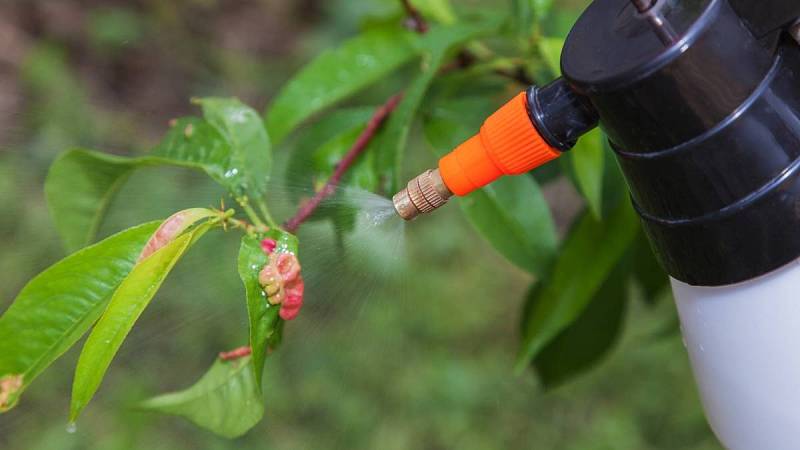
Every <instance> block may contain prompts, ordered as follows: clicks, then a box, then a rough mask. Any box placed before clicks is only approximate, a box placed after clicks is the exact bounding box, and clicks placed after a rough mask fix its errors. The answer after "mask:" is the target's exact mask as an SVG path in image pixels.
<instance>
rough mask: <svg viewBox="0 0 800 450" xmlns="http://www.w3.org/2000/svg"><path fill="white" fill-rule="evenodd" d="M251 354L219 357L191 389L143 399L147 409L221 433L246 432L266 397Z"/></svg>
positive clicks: (229, 435) (257, 417) (260, 414)
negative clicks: (225, 359) (258, 380)
mask: <svg viewBox="0 0 800 450" xmlns="http://www.w3.org/2000/svg"><path fill="white" fill-rule="evenodd" d="M252 368H253V361H252V359H251V358H250V357H245V358H240V359H234V360H231V361H222V360H220V359H217V360H216V361H215V362H214V365H212V366H211V369H209V371H208V372H206V374H205V375H203V377H202V378H200V380H198V381H197V383H195V384H194V385H193V386H191V387H190V388H188V389H186V390H183V391H180V392H174V393H171V394H164V395H160V396H158V397H154V398H151V399H149V400H147V401H145V402H142V403H141V404H140V405H139V406H140V407H141V408H144V409H148V410H153V411H158V412H162V413H165V414H173V415H176V416H182V417H185V418H186V419H188V420H190V421H192V422H193V423H195V424H196V425H198V426H200V427H202V428H205V429H207V430H209V431H212V432H214V433H216V434H218V435H220V436H223V437H227V438H235V437H239V436H241V435H243V434H245V433H246V432H247V431H248V430H250V429H251V428H252V427H253V426H255V424H257V423H258V422H259V421H260V420H261V418H262V417H263V415H264V399H263V397H262V395H261V389H260V387H259V383H258V382H257V381H256V379H255V377H254V376H253V369H252Z"/></svg>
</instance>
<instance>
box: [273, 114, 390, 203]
mask: <svg viewBox="0 0 800 450" xmlns="http://www.w3.org/2000/svg"><path fill="white" fill-rule="evenodd" d="M374 113H375V109H374V108H353V109H343V110H339V111H334V112H332V113H331V114H329V115H326V116H325V117H324V118H322V119H321V120H320V121H319V122H318V123H316V124H314V126H313V127H310V128H309V130H308V132H307V133H304V134H303V135H302V136H301V137H300V138H299V139H298V141H297V144H296V146H295V148H294V150H293V151H292V155H291V157H290V160H289V165H288V168H287V179H288V184H289V185H290V186H292V187H296V188H301V189H292V190H291V192H289V194H290V195H292V197H293V198H292V199H293V200H294V201H298V200H300V199H301V197H302V196H303V195H305V196H309V195H310V194H311V193H312V189H317V188H319V187H321V186H322V185H323V184H324V183H325V182H326V181H327V180H328V178H330V176H331V175H332V174H333V171H334V170H335V168H336V164H338V163H339V161H341V159H342V157H343V156H344V154H345V153H346V152H347V151H348V150H349V149H350V148H351V147H352V145H353V144H354V143H355V140H356V139H357V138H358V135H359V134H361V132H362V131H363V130H364V127H365V126H366V123H367V122H368V121H369V120H370V118H371V117H372V115H373V114H374ZM371 157H372V153H371V152H367V153H366V154H364V155H362V156H361V157H360V158H359V159H358V160H357V161H356V162H355V164H354V165H353V167H352V168H351V170H349V171H348V173H347V174H346V175H345V179H344V180H343V181H342V184H344V185H352V186H357V187H360V188H362V189H365V190H368V191H372V190H374V189H375V188H376V175H375V172H374V165H373V164H372V158H371ZM315 217H316V215H315Z"/></svg>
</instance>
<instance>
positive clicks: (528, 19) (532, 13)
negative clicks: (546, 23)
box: [511, 0, 553, 39]
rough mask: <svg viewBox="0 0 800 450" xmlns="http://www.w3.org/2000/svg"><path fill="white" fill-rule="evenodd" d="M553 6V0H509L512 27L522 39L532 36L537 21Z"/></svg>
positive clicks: (545, 15)
mask: <svg viewBox="0 0 800 450" xmlns="http://www.w3.org/2000/svg"><path fill="white" fill-rule="evenodd" d="M552 7H553V0H511V11H512V20H513V24H514V29H515V30H516V32H517V34H518V35H519V36H520V37H521V38H523V39H529V38H532V37H533V36H534V34H535V29H536V24H537V21H541V20H542V19H543V18H545V17H547V15H548V14H549V13H550V10H551V9H552Z"/></svg>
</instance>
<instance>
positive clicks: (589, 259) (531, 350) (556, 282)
mask: <svg viewBox="0 0 800 450" xmlns="http://www.w3.org/2000/svg"><path fill="white" fill-rule="evenodd" d="M638 229H639V221H638V218H637V217H636V214H635V213H634V212H633V209H632V208H631V207H630V205H629V204H628V203H627V202H620V204H619V206H617V207H616V210H615V211H614V212H613V213H612V214H611V215H610V216H609V217H608V219H607V220H606V221H605V222H600V221H598V220H597V219H596V218H594V217H592V216H591V215H584V217H583V218H582V219H581V220H580V222H579V223H578V225H577V226H576V227H575V228H574V229H573V231H572V232H571V233H570V236H569V238H568V239H567V241H566V242H565V243H564V245H563V246H562V248H561V250H560V253H559V258H558V261H556V263H555V266H554V267H553V270H552V273H551V274H550V276H549V277H548V278H547V279H546V280H545V281H544V282H543V285H542V288H541V291H539V293H538V294H537V295H535V296H534V297H533V298H531V299H529V301H530V302H532V304H531V305H530V307H528V308H527V313H526V315H525V317H524V318H523V340H522V348H521V350H520V353H519V357H518V360H517V368H518V369H519V370H521V369H523V368H524V367H527V366H528V364H530V362H531V361H532V360H533V358H535V357H536V355H537V354H539V352H540V351H541V350H542V349H543V348H544V347H545V345H547V344H548V343H549V342H551V341H552V340H553V339H554V338H555V337H556V336H557V335H558V334H559V333H560V332H561V331H563V330H564V329H565V328H566V327H567V326H569V325H570V324H571V323H573V322H574V321H575V320H576V319H577V318H578V317H580V315H581V313H582V312H583V311H584V310H585V309H586V307H587V306H588V305H589V303H590V302H591V300H592V298H594V296H595V294H596V293H597V292H598V290H599V289H600V288H601V287H602V286H603V283H604V282H605V280H607V279H608V277H609V276H610V275H611V273H612V271H613V269H614V267H615V266H616V263H617V261H618V260H619V259H620V258H622V256H623V255H624V254H625V252H626V250H627V249H628V247H629V246H630V244H631V243H632V242H633V240H634V238H635V237H636V233H637V231H638Z"/></svg>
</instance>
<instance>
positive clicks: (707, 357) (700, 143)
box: [394, 0, 800, 450]
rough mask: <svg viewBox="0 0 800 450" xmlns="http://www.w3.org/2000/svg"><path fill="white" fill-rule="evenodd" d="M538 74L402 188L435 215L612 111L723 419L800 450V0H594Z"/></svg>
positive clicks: (414, 209) (712, 414)
mask: <svg viewBox="0 0 800 450" xmlns="http://www.w3.org/2000/svg"><path fill="white" fill-rule="evenodd" d="M561 69H562V73H563V78H560V79H558V80H556V81H555V82H553V83H551V84H549V85H547V86H544V87H537V86H534V87H531V88H530V89H528V90H527V92H524V93H521V94H519V95H518V96H517V97H515V98H514V99H512V100H511V101H510V102H509V103H507V104H506V105H505V106H503V107H502V108H501V109H500V110H498V111H497V112H496V113H494V114H493V115H492V116H491V117H489V118H488V119H487V120H486V122H485V123H484V125H483V127H482V128H481V130H480V132H479V133H478V134H477V135H476V136H474V137H473V138H471V139H469V140H468V141H467V142H465V143H464V144H462V145H461V146H459V147H458V148H456V149H455V150H454V151H453V152H452V153H450V154H448V155H447V156H445V157H444V158H442V159H441V160H440V161H439V167H438V168H437V169H435V170H430V171H427V172H425V173H424V174H422V175H420V176H419V177H417V178H415V179H413V180H411V182H409V184H408V187H407V188H406V189H404V190H403V191H401V192H400V193H398V194H397V195H396V196H395V197H394V204H395V208H396V210H397V212H398V214H399V215H400V216H402V217H403V218H404V219H406V220H411V219H413V218H415V217H416V216H418V215H420V214H423V213H429V212H431V211H433V210H435V209H437V208H439V207H441V206H442V205H444V204H445V203H446V202H447V200H448V199H449V198H450V197H452V196H453V195H456V196H463V195H467V194H468V193H470V192H472V191H474V190H476V189H478V188H480V187H482V186H485V185H487V184H489V183H491V182H493V181H495V180H496V179H498V178H499V177H501V176H505V175H519V174H523V173H525V172H528V171H530V170H533V169H535V168H537V167H539V166H541V165H543V164H544V163H546V162H548V161H551V160H553V159H555V158H558V157H559V156H560V155H561V154H562V153H564V152H566V151H568V150H570V149H571V148H572V147H573V146H574V144H575V143H576V141H577V140H578V138H579V137H580V136H582V135H583V134H585V133H587V132H588V131H590V130H592V129H593V128H595V127H597V126H600V127H602V129H603V131H604V132H605V133H606V135H607V136H608V138H609V142H610V146H611V148H612V149H613V150H614V152H615V154H616V158H617V161H618V163H619V166H620V168H621V169H622V172H623V174H624V176H625V179H626V181H627V184H628V187H629V190H630V194H631V200H632V202H633V206H634V207H635V209H636V211H637V212H638V214H639V216H640V217H641V221H642V224H643V227H644V229H645V232H646V233H647V235H648V238H649V240H650V243H651V245H652V248H653V250H654V252H655V254H656V256H657V257H658V259H659V261H660V262H661V264H662V266H663V268H664V269H665V270H666V271H667V273H668V274H669V275H670V277H671V283H672V289H673V292H674V296H675V299H676V302H677V306H678V312H679V315H680V319H681V325H682V332H683V336H684V340H685V342H686V345H687V349H688V352H689V357H690V360H691V362H692V367H693V370H694V373H695V378H696V380H697V383H698V386H699V390H700V394H701V397H702V400H703V404H704V407H705V410H706V415H707V416H708V419H709V422H710V423H711V426H712V429H713V430H714V432H715V433H716V434H717V436H718V437H719V439H720V440H721V441H722V443H723V444H724V445H725V446H726V447H727V448H729V449H732V450H756V449H757V450H784V449H785V450H796V449H800V2H798V1H797V0H762V1H754V0H595V1H594V2H593V3H592V4H591V5H590V6H589V7H588V9H587V10H586V11H585V12H584V13H583V15H582V16H581V17H580V19H579V20H578V22H577V23H576V25H575V27H574V28H573V29H572V31H571V32H570V34H569V37H568V38H567V41H566V44H565V47H564V50H563V53H562V60H561Z"/></svg>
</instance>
